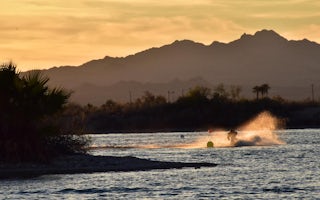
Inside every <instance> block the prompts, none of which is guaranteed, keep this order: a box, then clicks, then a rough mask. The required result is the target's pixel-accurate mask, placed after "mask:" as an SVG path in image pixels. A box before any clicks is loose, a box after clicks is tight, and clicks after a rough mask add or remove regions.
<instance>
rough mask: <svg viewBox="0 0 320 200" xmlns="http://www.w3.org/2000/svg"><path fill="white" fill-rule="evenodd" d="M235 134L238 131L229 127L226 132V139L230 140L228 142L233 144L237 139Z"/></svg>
mask: <svg viewBox="0 0 320 200" xmlns="http://www.w3.org/2000/svg"><path fill="white" fill-rule="evenodd" d="M237 134H238V132H237V131H235V130H234V129H231V130H230V131H229V133H228V137H227V138H228V140H230V144H234V143H236V141H237Z"/></svg>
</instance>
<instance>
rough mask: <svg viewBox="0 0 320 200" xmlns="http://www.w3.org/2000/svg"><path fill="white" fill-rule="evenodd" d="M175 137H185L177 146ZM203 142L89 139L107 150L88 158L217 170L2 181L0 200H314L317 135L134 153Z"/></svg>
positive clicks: (297, 133)
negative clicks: (130, 159)
mask: <svg viewBox="0 0 320 200" xmlns="http://www.w3.org/2000/svg"><path fill="white" fill-rule="evenodd" d="M181 134H183V135H184V136H185V137H184V138H180V135H181ZM206 134H207V133H205V132H193V133H157V134H109V135H93V136H92V139H93V140H94V145H95V146H108V147H113V148H102V149H95V150H93V151H92V152H91V153H92V154H95V155H115V156H136V157H139V158H149V159H153V160H161V161H187V162H202V161H204V162H214V163H217V164H219V165H218V166H217V167H215V168H200V169H193V168H190V169H173V170H153V171H147V172H110V173H94V174H76V175H48V176H42V177H38V178H33V179H25V180H2V181H0V199H320V161H319V158H320V129H304V130H286V131H279V132H278V134H279V136H280V138H281V139H282V140H283V141H285V142H286V144H284V145H274V146H263V147H261V146H251V147H235V148H213V149H209V148H198V149H181V148H173V147H167V148H138V147H152V145H156V146H170V145H175V144H179V143H190V142H192V141H194V140H196V138H198V137H200V136H204V137H205V135H206ZM120 147H125V148H120ZM128 147H131V148H128Z"/></svg>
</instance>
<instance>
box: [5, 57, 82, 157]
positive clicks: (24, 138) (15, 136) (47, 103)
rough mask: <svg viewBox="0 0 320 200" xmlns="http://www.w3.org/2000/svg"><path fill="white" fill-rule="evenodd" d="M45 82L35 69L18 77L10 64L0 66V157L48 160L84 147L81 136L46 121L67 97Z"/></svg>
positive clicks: (13, 66)
mask: <svg viewBox="0 0 320 200" xmlns="http://www.w3.org/2000/svg"><path fill="white" fill-rule="evenodd" d="M48 81H49V79H48V78H46V77H43V76H41V74H40V73H39V72H31V73H29V74H28V75H26V76H24V77H21V76H20V75H19V73H18V72H17V71H16V66H15V65H14V64H13V63H7V64H3V65H1V66H0V160H2V161H13V162H19V161H49V160H50V159H51V158H52V157H53V156H56V155H59V154H63V153H74V152H83V151H84V150H85V149H84V147H85V145H86V142H87V141H86V140H85V139H84V138H82V137H81V136H70V135H65V133H64V132H63V131H62V129H61V127H60V126H59V124H51V123H48V122H50V121H53V120H52V118H54V117H55V115H56V114H57V113H58V112H61V110H62V109H63V107H64V106H65V104H66V103H67V101H68V98H69V96H70V93H68V92H66V91H65V90H63V89H60V88H49V87H48V86H47V83H48Z"/></svg>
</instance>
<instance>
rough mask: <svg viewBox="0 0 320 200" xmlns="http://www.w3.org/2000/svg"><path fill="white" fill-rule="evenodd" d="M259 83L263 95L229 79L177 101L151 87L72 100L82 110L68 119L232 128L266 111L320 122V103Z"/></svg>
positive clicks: (94, 125) (153, 128) (296, 121)
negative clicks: (119, 96) (97, 101)
mask: <svg viewBox="0 0 320 200" xmlns="http://www.w3.org/2000/svg"><path fill="white" fill-rule="evenodd" d="M257 87H259V88H264V89H263V90H262V89H259V90H258V92H259V98H255V99H246V98H242V97H241V87H240V86H230V87H226V86H225V85H223V84H219V85H217V86H216V87H215V88H212V89H211V88H207V87H203V86H196V87H194V88H190V90H189V91H188V92H187V93H186V94H184V95H182V96H180V97H179V98H177V100H176V101H172V100H171V101H169V99H166V98H165V97H164V96H161V95H155V94H152V93H151V92H145V94H144V95H143V96H141V97H140V98H138V99H136V100H135V101H132V102H131V103H119V102H116V101H113V100H110V99H109V100H106V102H105V103H104V104H103V105H101V106H94V105H91V104H88V105H85V106H80V105H77V106H75V105H72V107H69V109H70V110H74V111H72V112H76V113H81V114H77V115H76V116H74V115H68V118H69V120H73V121H78V123H77V124H81V123H82V124H83V128H84V129H85V131H86V132H88V133H110V132H157V131H195V130H207V129H210V128H227V129H229V128H235V127H237V126H239V125H241V124H242V123H243V122H245V121H247V120H248V119H251V118H252V117H253V116H255V115H257V114H258V113H260V112H262V111H269V112H271V113H272V114H274V115H275V116H277V117H279V118H281V119H282V125H283V127H285V126H286V127H288V128H301V127H303V128H305V127H318V126H319V124H320V110H319V106H320V104H319V102H313V101H311V100H305V101H300V102H297V101H289V100H286V99H283V98H281V97H279V96H276V97H272V98H271V97H268V96H267V94H268V91H269V90H270V89H272V88H271V87H270V86H269V85H268V84H262V85H261V86H257ZM254 88H255V87H254ZM265 88H266V89H265ZM260 94H261V95H260ZM69 112H70V111H69ZM79 116H82V117H81V119H80V118H79ZM74 118H77V119H76V120H75V119H74ZM79 120H80V121H81V122H80V121H79Z"/></svg>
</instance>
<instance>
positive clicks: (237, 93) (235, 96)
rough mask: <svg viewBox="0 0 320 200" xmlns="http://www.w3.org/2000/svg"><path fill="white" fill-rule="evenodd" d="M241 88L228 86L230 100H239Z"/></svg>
mask: <svg viewBox="0 0 320 200" xmlns="http://www.w3.org/2000/svg"><path fill="white" fill-rule="evenodd" d="M241 90H242V89H241V87H240V86H237V85H231V86H230V95H231V98H232V100H236V99H239V98H240V93H241Z"/></svg>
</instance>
